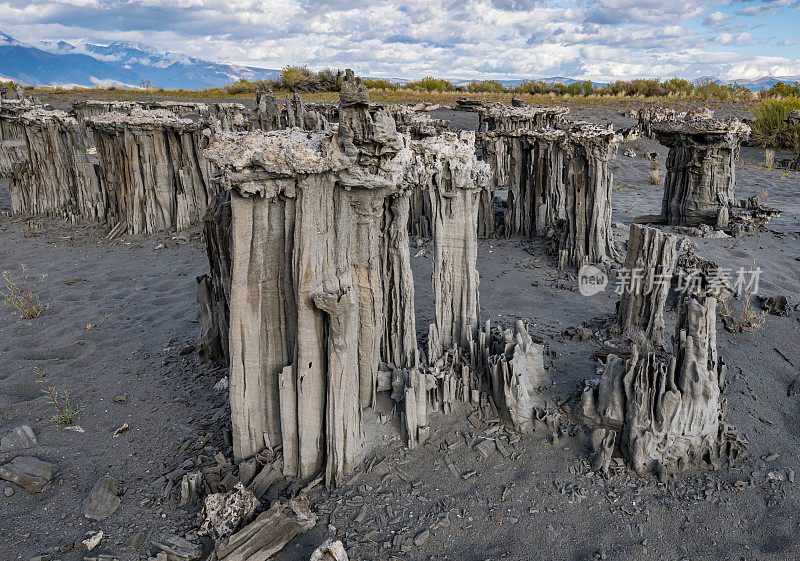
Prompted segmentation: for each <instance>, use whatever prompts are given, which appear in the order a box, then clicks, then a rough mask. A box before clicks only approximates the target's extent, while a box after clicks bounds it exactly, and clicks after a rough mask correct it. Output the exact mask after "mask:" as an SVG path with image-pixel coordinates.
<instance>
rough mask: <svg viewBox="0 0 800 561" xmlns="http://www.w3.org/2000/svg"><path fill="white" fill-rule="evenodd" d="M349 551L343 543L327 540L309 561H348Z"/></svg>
mask: <svg viewBox="0 0 800 561" xmlns="http://www.w3.org/2000/svg"><path fill="white" fill-rule="evenodd" d="M348 560H349V557H348V556H347V551H346V550H345V548H344V545H343V544H342V542H341V541H339V540H336V541H332V540H331V539H327V540H325V541H324V542H322V545H320V546H319V547H318V548H317V549H315V550H314V552H313V553H312V554H311V557H309V558H308V561H348Z"/></svg>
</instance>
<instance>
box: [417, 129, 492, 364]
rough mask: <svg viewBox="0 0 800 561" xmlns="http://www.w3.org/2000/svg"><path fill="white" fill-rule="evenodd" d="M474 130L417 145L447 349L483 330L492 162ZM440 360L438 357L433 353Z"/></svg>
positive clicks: (440, 331)
mask: <svg viewBox="0 0 800 561" xmlns="http://www.w3.org/2000/svg"><path fill="white" fill-rule="evenodd" d="M474 147H475V135H474V133H473V132H470V131H463V132H461V133H459V134H456V133H445V134H443V135H442V136H437V137H433V138H428V139H424V140H421V141H419V142H417V143H415V144H414V153H415V157H416V159H415V163H414V166H413V168H412V171H411V175H412V181H413V182H414V183H417V184H425V185H427V191H428V193H429V194H430V198H431V215H432V235H433V288H434V300H435V302H434V309H435V317H436V324H435V330H436V333H435V334H433V333H432V334H431V335H432V336H433V338H435V339H436V341H438V344H439V345H440V346H441V348H450V347H452V346H454V345H455V346H458V347H468V346H469V343H470V341H472V340H473V339H474V338H475V335H476V334H477V328H478V316H479V310H480V306H479V303H478V301H479V297H478V283H479V276H478V270H477V267H476V261H477V251H478V229H477V223H478V210H479V204H480V191H481V189H484V188H485V187H486V185H487V184H488V181H489V166H488V165H487V164H485V163H484V162H480V161H479V160H478V159H477V158H476V157H475V148H474ZM428 358H429V360H435V358H438V357H435V356H433V357H428Z"/></svg>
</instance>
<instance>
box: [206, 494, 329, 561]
mask: <svg viewBox="0 0 800 561" xmlns="http://www.w3.org/2000/svg"><path fill="white" fill-rule="evenodd" d="M316 523H317V516H316V515H315V514H314V513H313V512H311V508H310V507H309V505H308V499H307V498H306V497H302V496H301V497H296V498H294V499H290V500H289V501H287V502H285V503H281V502H280V501H275V502H274V503H272V506H271V507H270V508H269V510H267V511H266V512H262V513H261V514H259V515H258V517H257V518H256V519H255V520H253V521H252V522H251V523H250V524H248V525H247V526H245V527H244V528H243V529H242V530H240V531H239V532H238V533H236V534H234V535H232V536H230V537H229V538H226V539H224V540H222V541H220V542H218V543H217V547H216V549H215V550H214V553H215V554H216V556H217V559H218V561H265V560H266V559H269V558H270V557H272V556H273V555H275V554H276V553H277V552H279V551H280V550H281V549H283V547H284V546H285V545H286V544H287V543H289V542H290V541H292V540H293V539H294V538H295V537H297V536H298V535H300V534H302V533H303V532H306V531H308V530H310V529H311V528H313V527H314V526H315V525H316ZM323 559H324V558H323Z"/></svg>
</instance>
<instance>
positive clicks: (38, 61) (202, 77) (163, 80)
mask: <svg viewBox="0 0 800 561" xmlns="http://www.w3.org/2000/svg"><path fill="white" fill-rule="evenodd" d="M279 76H280V70H274V69H267V68H256V67H252V66H237V65H233V64H223V63H218V62H212V61H209V60H204V59H200V58H196V57H191V56H188V55H185V54H181V53H175V52H169V51H168V52H161V51H159V50H158V49H155V48H153V47H150V46H148V45H144V44H142V43H135V42H131V41H115V42H113V43H111V44H110V45H95V44H92V43H83V44H79V45H72V44H70V43H67V42H66V41H58V42H50V41H41V42H40V43H39V44H38V45H29V44H25V43H22V42H20V41H17V40H16V39H14V38H13V37H11V36H10V35H7V34H5V33H3V32H0V80H14V81H16V82H20V83H21V84H23V85H27V86H88V87H91V86H98V85H99V86H123V87H141V86H143V85H150V86H154V87H162V88H166V89H178V88H184V89H190V90H198V89H203V88H212V87H218V86H225V85H228V84H232V83H234V82H236V81H237V80H241V79H245V80H250V81H254V80H265V79H275V78H278V77H279ZM376 78H377V77H376ZM530 79H533V80H540V81H542V82H549V83H557V82H560V83H562V84H565V85H569V84H572V83H575V82H582V81H584V80H576V79H574V78H568V77H563V76H561V77H553V78H530ZM527 80H528V79H523V78H518V79H508V80H499V82H501V83H502V84H503V85H505V86H517V85H519V84H521V83H522V82H525V81H527ZM389 81H390V82H393V83H397V84H404V83H406V82H408V81H409V80H407V79H403V78H391V79H389ZM450 81H451V82H453V84H455V85H457V86H466V85H467V84H469V82H470V81H471V80H464V79H451V80H450ZM704 81H712V82H716V83H718V84H738V85H740V86H744V87H746V88H748V89H750V90H752V91H760V90H763V89H768V88H770V87H772V86H773V85H775V84H776V83H778V82H787V83H794V82H800V76H764V77H762V78H758V79H756V80H744V79H742V80H732V81H726V80H720V79H719V78H716V77H715V76H706V77H703V78H698V79H696V80H694V82H695V83H700V82H704ZM592 83H593V84H594V85H595V86H598V87H602V86H604V85H605V84H604V83H601V82H592Z"/></svg>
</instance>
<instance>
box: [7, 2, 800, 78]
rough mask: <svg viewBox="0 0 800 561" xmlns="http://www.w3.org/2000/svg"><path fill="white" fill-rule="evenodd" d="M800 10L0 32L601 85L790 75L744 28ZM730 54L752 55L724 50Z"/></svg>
mask: <svg viewBox="0 0 800 561" xmlns="http://www.w3.org/2000/svg"><path fill="white" fill-rule="evenodd" d="M799 3H800V2H799V1H798V0H767V1H765V2H759V3H755V2H751V1H744V2H743V1H741V0H672V1H671V2H664V1H663V0H600V1H590V0H573V1H562V2H545V1H536V0H438V1H436V2H431V1H428V0H378V1H374V2H369V3H365V2H363V1H357V0H293V1H292V2H286V1H285V0H34V1H33V2H32V1H31V0H0V13H2V14H3V15H4V17H3V22H0V30H2V31H5V32H7V33H9V34H10V35H12V36H14V37H16V38H17V39H20V40H24V41H27V42H28V43H37V42H38V41H40V40H49V41H58V40H61V39H63V40H66V41H69V42H70V43H72V44H74V45H76V47H78V48H79V49H80V48H82V47H81V45H83V44H84V43H87V42H94V43H99V44H108V43H110V42H113V41H118V40H129V41H141V42H143V43H147V44H151V45H153V46H155V47H157V48H158V49H160V50H164V51H171V52H172V53H173V56H174V57H176V59H177V58H178V57H180V55H178V53H187V54H188V55H191V56H195V57H199V58H205V59H211V60H218V61H222V62H232V63H235V64H241V65H249V66H261V67H266V68H280V67H282V66H284V65H286V64H308V65H309V66H310V67H312V68H322V67H326V66H333V67H345V66H350V67H353V68H354V69H355V70H356V71H357V72H359V73H361V74H363V75H372V76H385V77H406V78H416V77H420V76H422V75H425V74H432V75H436V76H445V77H458V78H480V77H487V78H533V77H547V76H553V75H568V76H572V77H576V78H590V79H594V80H598V81H602V80H609V79H618V78H631V77H642V76H658V77H662V78H666V77H670V76H672V75H682V76H687V77H696V76H697V75H700V74H719V75H722V76H730V75H731V73H735V72H739V71H740V72H747V73H753V72H770V71H772V69H773V68H777V69H790V68H795V67H796V65H797V64H798V61H797V60H794V59H792V58H791V56H790V55H791V54H794V52H796V50H795V51H793V50H792V47H793V42H794V41H795V39H796V38H795V37H778V38H777V39H772V43H771V44H772V45H773V46H774V45H776V44H777V45H778V46H779V47H783V48H785V49H786V55H787V56H785V57H783V58H781V57H775V58H774V59H770V58H768V57H761V56H758V55H759V53H758V46H759V44H760V43H759V41H760V40H761V39H759V36H758V35H757V34H756V32H755V31H753V29H746V28H745V25H746V24H747V22H748V21H749V22H752V21H753V19H752V17H750V16H765V15H768V14H774V13H782V11H785V10H788V11H790V12H791V11H796V7H797V6H798V4H799ZM796 15H797V14H795V16H796ZM796 19H798V20H800V18H796ZM798 24H800V21H798ZM782 39H783V40H784V41H782V42H781V40H782ZM729 47H737V49H739V48H740V49H749V50H752V51H753V52H752V54H750V55H745V54H742V53H740V52H737V53H730V52H727V51H726V50H725V49H726V48H729ZM1 72H2V68H0V73H1ZM735 77H739V76H735Z"/></svg>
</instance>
